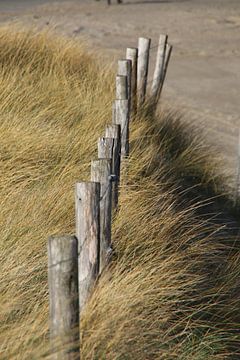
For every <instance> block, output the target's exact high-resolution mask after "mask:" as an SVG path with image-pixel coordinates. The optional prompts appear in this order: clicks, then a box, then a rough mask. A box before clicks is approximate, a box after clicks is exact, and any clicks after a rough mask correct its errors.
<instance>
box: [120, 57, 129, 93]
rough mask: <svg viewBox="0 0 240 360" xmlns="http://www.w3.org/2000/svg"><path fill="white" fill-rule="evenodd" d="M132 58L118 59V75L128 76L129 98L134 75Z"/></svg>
mask: <svg viewBox="0 0 240 360" xmlns="http://www.w3.org/2000/svg"><path fill="white" fill-rule="evenodd" d="M131 74H132V62H131V60H127V59H124V60H118V75H122V76H127V89H128V92H127V99H129V100H130V99H131V77H132V75H131Z"/></svg>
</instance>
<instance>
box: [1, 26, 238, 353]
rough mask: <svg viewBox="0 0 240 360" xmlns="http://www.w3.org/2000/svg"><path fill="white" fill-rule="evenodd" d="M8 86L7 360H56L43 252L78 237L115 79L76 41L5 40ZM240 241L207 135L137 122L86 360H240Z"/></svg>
mask: <svg viewBox="0 0 240 360" xmlns="http://www.w3.org/2000/svg"><path fill="white" fill-rule="evenodd" d="M0 84H1V85H0V93H1V95H0V118H1V121H0V151H1V152H0V169H1V175H0V195H1V196H0V202H1V207H0V219H1V228H0V234H1V235H0V246H1V259H0V263H1V275H2V276H1V295H0V299H1V302H0V303H1V308H0V309H1V335H0V343H1V358H2V359H41V358H48V349H49V341H48V286H47V253H46V240H47V237H48V236H49V235H52V234H55V233H74V192H73V188H74V184H75V183H76V182H77V181H78V180H87V179H89V165H90V160H91V159H92V158H94V157H95V156H96V141H97V138H98V137H99V136H100V135H101V134H102V133H103V131H104V125H105V124H106V123H109V122H110V119H111V101H112V98H113V85H114V79H113V76H112V72H111V71H109V70H107V69H102V67H101V66H100V64H99V62H96V61H94V59H93V57H92V56H91V55H89V54H88V53H87V51H86V49H84V48H83V47H81V46H80V45H78V44H76V43H74V42H73V41H71V40H69V39H63V38H59V37H56V36H53V35H49V34H46V33H41V34H35V33H31V32H26V31H22V32H20V31H15V30H14V29H9V28H2V29H1V30H0ZM237 233H238V223H237V221H236V219H235V218H234V216H233V215H231V203H230V201H228V199H227V195H226V194H225V188H224V181H223V179H222V177H221V175H219V174H218V171H217V170H216V164H215V163H214V161H213V159H212V156H211V155H210V149H209V148H208V147H207V146H206V145H204V143H203V142H202V141H201V139H200V137H199V134H198V131H195V130H193V129H189V128H187V127H186V125H184V124H183V122H182V119H181V117H180V116H178V114H176V113H173V112H171V111H169V110H165V111H162V112H160V113H159V114H158V116H153V115H146V114H145V115H144V116H139V118H138V119H136V120H135V123H134V124H132V126H131V156H130V159H129V165H128V171H127V178H126V179H124V182H123V185H122V188H121V195H120V211H119V213H118V214H117V215H116V216H115V218H114V222H113V242H114V243H113V245H114V256H113V260H112V263H111V266H110V267H109V269H107V270H106V271H105V273H104V274H103V275H102V276H101V278H100V279H99V282H98V284H97V287H96V289H95V291H94V293H93V296H92V298H91V301H90V302H89V304H88V306H87V308H86V310H85V313H84V314H83V320H82V324H81V329H82V349H81V350H82V359H96V360H105V359H109V360H112V359H119V360H122V359H140V360H141V359H142V360H150V359H169V360H170V359H175V358H176V359H182V360H190V359H194V360H201V359H214V360H217V359H234V358H236V359H237V358H239V356H240V354H239V325H240V315H239V308H240V303H239V285H240V284H239V271H240V264H239V244H238V236H237Z"/></svg>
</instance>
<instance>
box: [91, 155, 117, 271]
mask: <svg viewBox="0 0 240 360" xmlns="http://www.w3.org/2000/svg"><path fill="white" fill-rule="evenodd" d="M111 166H112V161H111V159H99V160H93V161H92V163H91V180H92V181H97V182H99V183H100V184H101V190H100V196H101V198H100V270H99V273H100V274H101V272H102V270H103V269H104V267H105V266H106V265H107V263H108V256H109V252H110V251H111V225H112V224H111V223H112V181H111Z"/></svg>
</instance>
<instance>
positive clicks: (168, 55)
mask: <svg viewBox="0 0 240 360" xmlns="http://www.w3.org/2000/svg"><path fill="white" fill-rule="evenodd" d="M171 54H172V45H169V44H167V45H166V54H165V61H164V67H163V78H162V81H161V86H160V89H159V93H158V100H159V98H160V96H161V93H162V88H163V84H164V81H165V78H166V75H167V69H168V64H169V61H170V58H171Z"/></svg>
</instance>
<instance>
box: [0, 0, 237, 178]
mask: <svg viewBox="0 0 240 360" xmlns="http://www.w3.org/2000/svg"><path fill="white" fill-rule="evenodd" d="M0 11H1V15H0V21H2V22H6V21H7V22H8V21H14V20H15V19H21V21H23V22H24V23H27V24H35V25H37V26H39V27H40V28H44V27H49V26H55V28H56V30H57V31H59V32H61V33H64V34H67V35H69V36H74V37H75V38H76V39H78V38H79V39H80V38H81V37H82V36H84V37H85V38H87V39H88V41H90V43H91V44H92V46H93V47H94V48H97V49H101V51H102V50H105V54H106V56H107V57H108V58H110V59H111V60H112V61H115V60H116V59H117V58H118V57H123V56H124V49H125V48H126V47H127V46H135V45H136V41H137V38H138V37H139V36H146V37H151V38H152V46H153V47H154V46H156V44H157V39H158V36H159V34H160V33H168V34H169V36H170V41H171V42H172V44H173V46H174V52H173V56H172V60H171V64H170V69H169V73H168V77H167V82H166V86H165V89H164V98H165V100H167V101H169V102H170V103H172V104H174V105H176V106H179V107H180V108H181V109H186V110H187V111H188V112H190V113H191V115H192V117H193V121H196V122H198V123H201V124H202V125H203V126H204V127H205V129H206V130H207V131H206V132H207V136H208V137H209V139H210V141H211V142H212V143H214V144H217V145H218V146H219V151H220V153H221V154H222V156H223V159H224V164H225V169H226V172H228V173H230V174H234V171H235V170H234V169H235V166H236V145H237V127H238V126H240V100H239V90H240V1H239V0H175V1H174V0H162V1H157V0H152V1H138V0H131V1H129V0H127V1H126V0H125V3H124V4H123V5H120V6H119V5H116V4H114V5H112V6H111V7H108V6H107V5H106V1H101V2H95V1H93V0H91V1H87V0H82V1H80V0H78V1H77V0H75V1H47V0H32V1H31V0H24V1H16V0H15V1H11V0H10V1H9V0H8V1H1V2H0ZM152 53H153V54H152V58H154V56H155V53H156V49H153V51H152ZM152 62H153V61H152ZM150 76H151V74H150Z"/></svg>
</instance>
